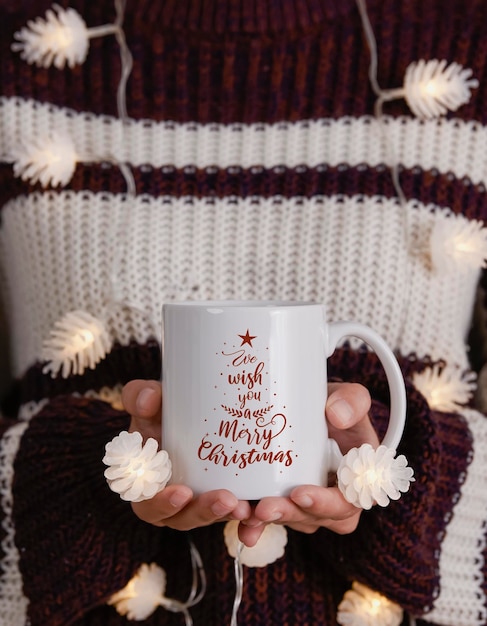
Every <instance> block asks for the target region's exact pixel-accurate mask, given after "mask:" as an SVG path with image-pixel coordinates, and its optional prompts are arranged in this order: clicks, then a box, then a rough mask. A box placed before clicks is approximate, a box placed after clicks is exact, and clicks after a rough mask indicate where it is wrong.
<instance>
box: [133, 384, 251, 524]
mask: <svg viewBox="0 0 487 626" xmlns="http://www.w3.org/2000/svg"><path fill="white" fill-rule="evenodd" d="M122 401H123V404H124V407H125V409H126V411H127V412H128V413H130V415H131V421H130V427H129V430H130V431H131V432H132V431H135V430H138V431H139V432H140V433H141V434H142V437H143V438H144V440H145V439H147V438H149V437H154V439H157V441H159V442H160V440H161V405H162V392H161V385H160V384H159V383H158V382H156V381H147V380H132V381H130V382H129V383H127V384H126V385H125V387H124V388H123V391H122ZM132 508H133V510H134V512H135V514H136V515H137V516H138V517H140V519H142V520H144V521H145V522H149V523H150V524H154V525H155V526H169V527H170V528H174V529H176V530H190V529H191V528H197V527H199V526H207V525H208V524H213V523H214V522H218V521H226V520H243V519H248V518H249V516H250V514H251V508H250V504H249V503H248V502H247V501H242V500H240V501H239V500H238V499H237V498H236V497H235V496H234V495H233V494H232V493H230V492H229V491H227V490H225V489H218V490H215V491H209V492H208V493H204V494H202V495H200V496H197V497H194V496H193V492H192V491H191V489H190V488H189V487H187V486H186V485H168V486H167V487H165V488H164V489H163V490H162V491H161V492H159V493H158V494H156V495H155V496H154V497H153V498H151V499H150V500H144V501H143V502H133V503H132Z"/></svg>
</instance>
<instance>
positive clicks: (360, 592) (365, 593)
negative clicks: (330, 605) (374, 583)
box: [337, 582, 403, 626]
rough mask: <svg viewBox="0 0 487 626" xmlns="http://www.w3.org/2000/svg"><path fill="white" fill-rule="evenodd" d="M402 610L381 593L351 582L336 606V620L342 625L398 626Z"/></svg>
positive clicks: (401, 617)
mask: <svg viewBox="0 0 487 626" xmlns="http://www.w3.org/2000/svg"><path fill="white" fill-rule="evenodd" d="M402 619H403V610H402V609H401V607H400V606H399V605H397V604H395V603H394V602H391V600H389V599H388V598H386V597H385V596H383V595H382V594H380V593H378V592H377V591H374V590H373V589H370V588H369V587H366V586H365V585H362V584H361V583H358V582H354V583H352V588H351V589H349V590H348V591H347V592H346V593H345V595H344V596H343V599H342V601H341V602H340V604H339V606H338V613H337V622H338V624H341V625H343V626H345V625H346V626H399V625H400V624H401V622H402Z"/></svg>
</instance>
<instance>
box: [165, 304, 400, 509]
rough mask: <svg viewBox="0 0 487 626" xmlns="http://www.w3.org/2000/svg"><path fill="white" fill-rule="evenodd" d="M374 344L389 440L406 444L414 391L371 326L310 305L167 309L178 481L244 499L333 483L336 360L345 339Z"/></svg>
mask: <svg viewBox="0 0 487 626" xmlns="http://www.w3.org/2000/svg"><path fill="white" fill-rule="evenodd" d="M346 336H355V337H358V338H360V339H362V340H363V341H364V342H366V343H367V344H369V345H370V347H371V348H372V349H373V350H374V351H375V352H376V354H377V356H378V357H379V359H380V360H381V362H382V365H383V367H384V369H385V372H386V376H387V380H388V383H389V389H390V396H391V412H390V419H389V426H388V430H387V432H386V435H385V437H384V440H383V442H382V443H383V444H384V445H387V446H389V447H391V448H394V449H395V448H396V447H397V445H398V443H399V440H400V438H401V436H402V432H403V429H404V421H405V413H406V393H405V388H404V380H403V377H402V374H401V371H400V369H399V366H398V364H397V361H396V359H395V357H394V355H393V353H392V352H391V350H390V349H389V348H388V346H387V345H386V343H385V342H384V340H383V339H382V338H381V337H380V336H379V335H378V334H377V333H376V332H374V331H373V330H371V329H370V328H369V327H368V326H364V325H363V324H358V323H354V322H332V323H328V322H327V321H326V313H325V308H324V307H323V306H322V305H320V304H316V303H309V302H308V303H307V302H274V301H268V302H261V301H258V302H245V301H242V302H239V301H221V302H216V301H215V302H212V301H206V302H181V303H171V304H165V305H164V306H163V334H162V338H163V341H162V349H163V364H162V368H163V369H162V383H163V413H162V414H163V417H162V444H163V448H164V449H165V450H167V451H168V453H169V456H170V458H171V461H172V468H173V474H172V478H171V482H172V483H182V484H186V485H188V486H189V487H191V488H192V489H193V490H194V492H195V493H196V494H199V493H203V492H206V491H211V490H213V489H228V490H230V491H231V492H232V493H234V494H235V495H236V496H237V497H238V498H239V499H245V500H258V499H260V498H263V497H265V496H277V495H279V496H283V495H288V494H289V493H290V491H291V490H292V489H293V488H294V487H296V486H298V485H303V484H314V485H326V484H327V479H328V472H330V471H336V469H337V467H338V463H339V460H340V458H341V455H340V451H339V450H338V446H337V444H336V442H335V441H333V440H332V439H329V438H328V432H327V426H326V420H325V418H324V407H325V403H326V398H327V368H326V359H327V358H328V357H329V356H330V355H331V354H332V353H333V352H334V350H335V348H336V346H337V343H338V342H339V340H340V339H342V338H344V337H346Z"/></svg>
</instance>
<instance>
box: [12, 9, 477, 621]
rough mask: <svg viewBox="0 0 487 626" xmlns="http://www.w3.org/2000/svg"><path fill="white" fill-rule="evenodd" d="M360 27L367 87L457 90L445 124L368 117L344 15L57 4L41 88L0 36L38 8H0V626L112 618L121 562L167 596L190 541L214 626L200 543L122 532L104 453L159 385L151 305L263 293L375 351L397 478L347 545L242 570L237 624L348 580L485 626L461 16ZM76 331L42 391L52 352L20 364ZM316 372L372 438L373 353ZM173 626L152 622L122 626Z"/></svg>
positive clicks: (203, 533) (427, 614)
mask: <svg viewBox="0 0 487 626" xmlns="http://www.w3.org/2000/svg"><path fill="white" fill-rule="evenodd" d="M366 6H367V14H368V16H369V18H370V22H371V26H372V29H373V32H374V35H375V38H376V41H377V51H378V75H377V79H378V83H379V86H380V88H381V89H383V90H395V89H399V90H400V89H402V87H403V85H404V81H405V73H406V69H407V68H408V67H410V66H411V64H412V63H418V62H420V61H421V60H424V62H427V61H430V60H435V59H436V60H438V62H441V61H443V60H444V61H445V63H444V64H443V65H444V66H445V67H446V66H447V65H448V66H449V65H451V64H453V63H455V64H458V66H459V67H461V68H463V70H465V72H467V74H468V76H470V74H469V73H468V71H467V70H471V76H470V77H471V80H472V82H470V83H469V92H468V94H467V95H468V97H466V96H465V94H463V95H462V98H464V100H466V101H465V102H464V103H463V104H462V105H461V106H460V107H458V108H457V109H456V110H455V111H454V112H448V113H447V114H446V115H444V116H443V117H440V118H433V119H424V120H423V119H418V118H417V117H415V116H414V114H413V112H412V111H411V110H410V109H409V107H408V103H407V101H406V99H405V97H404V96H398V97H397V98H395V99H392V100H391V101H388V100H387V101H384V103H383V108H382V115H381V117H380V118H376V117H375V116H374V106H375V105H376V99H377V94H376V93H374V90H373V88H372V86H371V82H370V80H369V64H370V54H369V48H368V46H367V40H366V36H365V31H364V24H363V22H362V20H361V17H360V13H359V10H358V6H357V3H356V2H355V1H354V0H282V1H281V2H274V1H271V0H262V1H260V0H259V1H258V2H250V1H248V0H179V1H178V2H174V1H172V0H140V1H132V0H127V2H123V0H99V1H97V2H93V1H92V0H72V1H71V2H68V0H61V1H60V2H59V7H61V8H59V7H58V8H57V9H55V12H56V14H57V15H61V12H62V10H63V9H67V8H68V7H70V8H72V9H73V10H75V11H76V12H77V13H78V14H79V16H80V19H81V20H83V22H84V23H85V24H86V29H87V30H86V32H85V30H84V27H83V29H81V31H80V32H78V33H77V36H78V37H80V38H81V39H79V40H77V41H78V44H79V45H80V46H81V47H80V48H79V51H81V52H82V54H81V52H79V51H78V52H79V54H78V53H77V54H76V55H74V56H71V57H69V59H68V60H69V62H68V63H66V64H64V65H63V64H62V61H61V58H62V57H61V56H60V55H62V54H63V52H62V46H61V47H59V46H60V43H62V42H59V41H58V42H57V43H56V46H57V48H56V50H57V52H56V54H57V55H58V56H57V57H56V58H58V59H59V60H58V65H59V66H61V65H63V66H62V67H56V66H54V65H51V66H46V67H43V66H42V63H41V64H40V65H38V64H36V63H32V64H31V63H29V62H27V61H28V60H29V59H30V60H35V59H36V58H39V57H38V56H36V54H33V56H32V55H31V56H29V54H27V53H26V52H25V45H27V44H28V42H31V43H32V41H33V42H34V43H33V45H38V43H37V44H36V40H35V38H34V39H32V38H30V36H29V34H28V33H26V31H23V33H24V34H23V35H22V36H21V37H20V39H19V36H17V38H16V37H15V33H19V32H21V31H22V29H24V28H31V27H32V24H31V26H29V21H31V20H36V19H38V18H42V19H43V20H45V19H46V11H48V10H49V9H51V4H50V0H33V1H31V2H11V1H10V0H0V18H1V19H0V59H1V62H0V207H1V208H0V210H1V218H2V219H1V226H0V264H1V267H2V269H1V281H0V283H1V287H2V302H4V303H5V309H6V314H7V318H8V323H9V333H10V338H11V361H12V370H13V373H14V377H15V381H14V383H13V385H12V389H11V391H10V393H9V396H8V399H7V400H8V401H7V402H6V412H8V413H9V417H10V418H11V419H9V420H8V421H7V420H5V421H4V422H2V423H1V424H2V425H1V428H0V434H1V438H0V558H1V559H2V562H1V566H0V626H27V624H28V625H29V626H46V625H48V626H66V625H68V624H69V625H73V626H74V625H76V626H101V625H103V626H115V625H118V624H124V623H126V619H125V618H124V617H123V616H120V615H119V614H118V613H117V612H116V610H115V609H114V607H112V606H109V605H108V604H107V602H108V600H109V598H110V597H111V595H112V594H114V593H116V592H118V591H120V590H121V589H122V588H124V587H125V585H126V584H127V583H128V581H129V580H130V579H131V577H132V576H133V575H134V573H135V572H136V571H137V570H138V568H139V567H140V566H141V565H142V564H143V563H147V564H150V563H153V562H154V563H157V564H158V565H159V566H160V567H162V568H164V570H165V573H166V579H167V588H166V592H165V593H166V595H167V597H170V598H175V599H178V600H181V601H184V600H185V598H187V597H188V595H189V593H190V589H191V579H192V571H191V559H190V550H189V539H191V540H192V541H193V542H194V544H195V545H196V547H197V549H198V551H199V552H200V554H201V557H202V561H203V565H204V568H205V571H206V575H207V579H208V580H207V591H206V594H205V596H204V598H203V600H202V601H201V602H200V603H199V604H197V605H196V606H194V607H192V608H191V615H192V618H193V621H194V623H195V625H198V624H215V625H220V624H221V625H223V624H229V623H230V618H231V615H232V605H233V600H234V594H235V578H234V564H233V560H232V558H231V557H230V556H229V555H228V553H227V550H226V547H225V543H224V539H223V525H222V524H216V525H212V526H209V527H207V528H202V529H199V530H194V531H191V532H189V533H183V532H175V531H171V530H170V529H168V528H153V527H152V526H150V525H149V524H145V523H143V522H141V521H139V520H138V518H136V516H135V515H134V514H133V513H132V510H131V508H130V505H129V504H127V503H123V502H121V500H120V499H119V498H118V496H117V495H116V494H113V493H112V492H111V491H110V490H109V488H108V486H107V484H106V482H105V479H104V477H103V472H104V469H105V468H104V465H103V463H102V458H103V454H104V447H105V444H106V443H107V442H108V441H109V440H110V439H112V438H113V437H114V436H115V435H116V434H117V433H118V432H120V431H121V430H124V429H125V428H127V425H128V416H127V415H126V414H125V413H123V412H122V411H121V410H120V387H121V385H122V384H124V383H125V382H127V381H128V380H130V379H132V378H155V379H158V378H159V377H160V374H161V371H160V370H161V360H160V332H161V331H160V318H161V313H160V311H161V305H162V304H163V303H164V302H167V301H172V300H188V299H191V300H195V299H272V298H274V299H279V300H314V301H318V302H322V303H324V304H325V305H326V307H327V310H328V317H329V318H330V320H339V319H352V320H355V321H358V322H363V323H366V324H368V325H370V326H371V327H373V328H374V330H376V331H377V332H378V333H379V334H381V335H382V336H383V337H384V338H385V340H386V341H387V343H388V344H389V345H390V346H391V348H392V349H393V350H394V351H395V353H396V354H397V357H398V361H399V363H400V366H401V369H402V371H403V373H404V376H405V379H406V385H407V392H408V417H407V425H406V431H405V433H404V437H403V439H402V441H401V444H400V446H399V450H398V453H400V454H405V455H406V456H407V458H408V461H409V464H410V465H411V466H412V467H413V469H414V472H415V478H416V482H415V483H414V484H413V485H412V486H411V488H410V490H409V492H408V493H407V494H404V495H403V496H402V497H401V499H400V500H399V501H397V502H393V503H391V504H390V505H389V506H388V507H386V508H381V507H373V508H372V509H371V510H370V511H367V512H365V513H364V514H363V515H362V518H361V522H360V525H359V527H358V529H357V530H356V531H355V532H354V533H353V534H352V535H346V536H336V535H335V534H332V533H331V532H329V531H327V530H324V529H321V530H319V531H318V532H316V533H314V534H312V535H304V534H302V533H297V532H293V531H292V530H290V529H289V530H288V543H287V546H286V549H285V553H284V556H283V557H282V558H280V559H278V560H277V561H276V562H275V563H272V564H270V565H268V566H266V567H263V568H244V586H243V597H242V603H241V606H240V609H239V613H238V618H239V623H242V624H252V625H253V626H264V625H265V626H269V625H273V624H276V625H277V624H293V625H296V626H299V625H302V626H304V625H305V624H323V626H337V607H338V605H339V603H340V601H341V600H342V598H343V595H344V593H345V592H346V591H347V590H348V589H350V588H351V585H352V582H353V581H357V582H359V583H362V584H364V585H367V586H369V587H370V588H372V589H373V590H375V591H377V592H379V593H381V594H384V595H385V596H386V597H387V598H388V599H389V600H391V601H392V602H394V603H397V604H398V605H399V606H400V607H401V608H402V609H404V611H406V612H407V613H409V614H411V615H413V616H415V617H416V618H417V624H418V626H419V625H423V624H434V625H443V626H486V625H487V584H486V574H487V568H486V565H485V562H486V557H487V541H486V527H487V495H486V494H487V484H486V479H485V477H486V475H487V469H486V468H487V453H486V450H487V422H486V420H485V416H484V415H483V414H481V413H479V412H477V411H476V410H474V409H473V408H472V407H471V406H470V405H469V404H468V395H469V393H470V391H471V390H472V387H473V384H474V383H473V378H472V376H471V373H470V372H469V368H470V362H469V357H470V354H469V351H468V348H467V337H468V333H469V329H470V324H471V320H472V314H473V309H474V303H475V294H476V289H477V285H478V283H479V279H480V278H481V275H482V266H483V264H484V261H485V259H486V257H487V237H486V232H487V231H486V229H485V227H484V222H485V220H486V219H487V200H486V188H487V149H486V146H487V106H486V104H485V103H486V102H487V37H486V34H487V32H486V26H485V25H486V24H487V5H486V4H485V3H484V2H478V1H476V0H467V1H465V0H452V2H449V3H447V4H445V3H444V2H442V1H441V0H410V1H408V2H398V1H397V0H369V1H368V2H366ZM123 9H124V10H123ZM51 10H52V9H51ZM73 20H74V21H73V23H75V24H78V26H79V24H80V23H81V22H80V21H79V20H78V19H77V18H75V17H73ZM114 25H116V27H114ZM101 26H108V29H105V30H104V31H103V32H102V31H100V30H99V27H101ZM118 26H120V29H118ZM87 33H90V37H89V39H87V40H86V41H85V40H84V37H85V36H87ZM15 41H17V44H19V42H20V47H19V45H17V46H14V48H13V49H12V44H13V43H14V42H15ZM22 42H23V43H22ZM26 42H27V43H26ZM44 43H45V42H44ZM44 43H43V44H42V45H44ZM29 45H30V44H29ZM22 46H24V48H23V47H22ZM85 46H86V47H85ZM31 52H32V50H31ZM34 52H36V51H35V50H34ZM37 52H39V51H38V50H37ZM71 52H73V50H72V49H71ZM85 53H86V54H85ZM128 55H131V58H132V60H133V63H132V66H131V67H129V65H128V64H127V63H128V62H127V59H128ZM445 64H446V65H445ZM433 65H434V64H433ZM442 67H443V66H442ZM455 67H457V66H455ZM125 70H126V71H125ZM463 70H460V69H458V68H457V74H458V75H459V76H460V74H461V72H462V71H463ZM467 74H462V76H464V75H467ZM125 78H127V81H126V82H125ZM476 81H478V84H477V82H476ZM430 95H431V94H430ZM464 96H465V97H464ZM415 97H417V94H416V96H415ZM414 102H415V104H416V105H417V102H418V101H417V99H415V101H414ZM63 147H64V148H63ZM66 147H67V149H66V150H64V149H65V148H66ZM61 148H62V149H63V150H64V152H63V156H62V157H60V156H59V150H60V149H61ZM394 177H397V178H398V179H399V183H400V191H401V192H402V194H403V195H404V198H402V197H401V194H400V193H398V186H397V184H396V185H395V184H394V180H395V179H394ZM483 281H484V283H485V281H486V279H485V276H484V277H483ZM478 306H480V308H481V309H482V310H483V309H485V308H487V307H486V306H485V302H481V303H480V305H478ZM80 311H84V312H85V313H86V314H87V315H88V316H91V317H90V319H92V318H93V319H94V320H97V321H98V322H99V326H98V325H97V326H96V327H97V328H102V329H103V332H104V333H105V332H106V333H107V343H106V345H107V346H111V350H110V351H109V353H108V354H107V355H106V356H105V357H104V358H102V359H101V360H100V362H99V363H96V364H95V363H92V365H93V367H91V366H90V363H89V359H88V360H86V362H84V363H85V364H86V369H85V370H84V371H83V372H82V373H81V371H80V373H76V374H75V373H72V372H73V371H74V370H72V369H70V368H69V367H68V365H69V364H67V365H66V369H65V371H64V374H65V375H64V376H63V375H62V374H63V373H62V372H61V374H60V375H56V374H57V371H56V369H57V368H56V363H59V362H62V356H63V355H62V354H61V355H60V356H59V355H58V357H59V358H58V357H56V358H58V360H57V361H56V359H54V363H53V362H52V361H49V360H47V361H46V359H47V357H48V356H49V355H47V356H46V352H45V350H44V349H43V347H44V346H45V345H46V343H45V342H46V340H47V339H49V337H50V336H51V335H50V333H51V331H52V329H53V328H56V324H59V321H60V320H63V319H64V320H66V319H67V317H66V316H67V315H68V314H70V313H72V312H80ZM81 317H83V316H80V318H81ZM482 319H483V320H484V321H483V324H484V325H485V319H486V318H485V315H484V316H482ZM479 336H485V331H483V332H481V333H479ZM56 347H57V344H56ZM478 353H479V354H482V353H484V354H485V350H482V349H479V350H478ZM101 356H103V355H101ZM445 368H448V369H447V370H446V369H445ZM445 371H446V372H447V374H448V375H447V376H446V375H445V376H443V378H442V372H445ZM51 374H53V375H51ZM329 375H330V377H331V378H333V379H337V380H351V381H356V382H360V383H362V384H364V385H366V386H367V387H368V389H369V390H370V392H371V395H372V398H373V404H372V411H371V416H372V419H373V422H374V425H375V426H376V427H377V430H378V432H379V435H382V434H383V433H384V431H385V427H386V423H387V416H388V405H389V396H388V390H387V384H386V380H385V377H384V374H383V371H382V368H381V366H380V364H379V362H378V360H377V358H376V357H375V356H374V355H373V354H372V353H371V352H369V351H368V350H367V349H365V348H364V347H363V346H361V345H360V343H359V342H357V341H354V340H350V341H348V342H346V343H343V344H342V345H341V346H340V347H339V349H338V350H337V351H336V352H335V354H334V355H333V356H332V357H331V358H330V359H329ZM446 379H447V380H448V385H447V389H446V392H447V393H448V397H447V398H439V397H438V393H439V391H438V387H435V383H438V382H441V381H443V382H444V381H445V380H446ZM418 381H423V384H424V381H427V389H426V387H425V386H423V387H422V390H423V392H424V395H421V393H420V390H419V387H420V386H421V384H420V382H419V383H418ZM415 383H416V387H415ZM435 394H436V395H435ZM466 398H467V402H465V399H466ZM445 407H447V408H453V409H455V407H457V409H455V410H456V412H450V413H448V412H445V411H444V410H441V408H443V409H444V408H445ZM4 616H5V617H4ZM2 619H3V620H4V622H2ZM406 619H408V617H406ZM183 620H184V618H183V616H182V615H181V614H173V613H171V612H170V611H167V610H165V609H164V608H162V607H159V608H158V609H157V610H156V611H155V612H154V614H153V615H152V616H151V617H149V618H148V620H147V622H146V623H147V624H150V625H153V626H156V625H161V626H162V625H179V624H181V623H183Z"/></svg>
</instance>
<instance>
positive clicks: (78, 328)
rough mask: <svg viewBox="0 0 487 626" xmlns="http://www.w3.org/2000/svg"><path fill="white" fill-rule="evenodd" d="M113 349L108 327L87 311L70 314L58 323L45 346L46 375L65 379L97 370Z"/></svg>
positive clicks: (71, 312) (43, 355)
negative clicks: (72, 375) (58, 375)
mask: <svg viewBox="0 0 487 626" xmlns="http://www.w3.org/2000/svg"><path fill="white" fill-rule="evenodd" d="M111 348H112V340H111V338H110V335H109V334H108V331H107V329H106V328H105V325H104V324H103V323H102V322H101V321H100V320H99V319H97V318H96V317H94V316H93V315H91V313H88V312H87V311H81V310H75V311H69V312H68V313H66V315H65V316H64V317H63V318H62V319H60V320H58V321H57V322H56V324H55V326H54V329H53V330H51V334H50V337H49V339H46V341H45V342H44V345H43V350H42V358H43V360H45V361H47V363H46V365H45V366H44V368H43V370H42V371H43V372H44V374H46V373H50V374H51V375H52V376H53V377H54V376H56V375H57V374H58V373H59V371H61V375H62V377H63V378H67V377H68V376H69V375H70V374H83V372H84V371H85V369H86V368H90V369H94V368H95V366H96V365H97V363H99V362H100V361H101V360H102V359H103V358H105V356H106V355H107V353H108V352H110V350H111Z"/></svg>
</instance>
